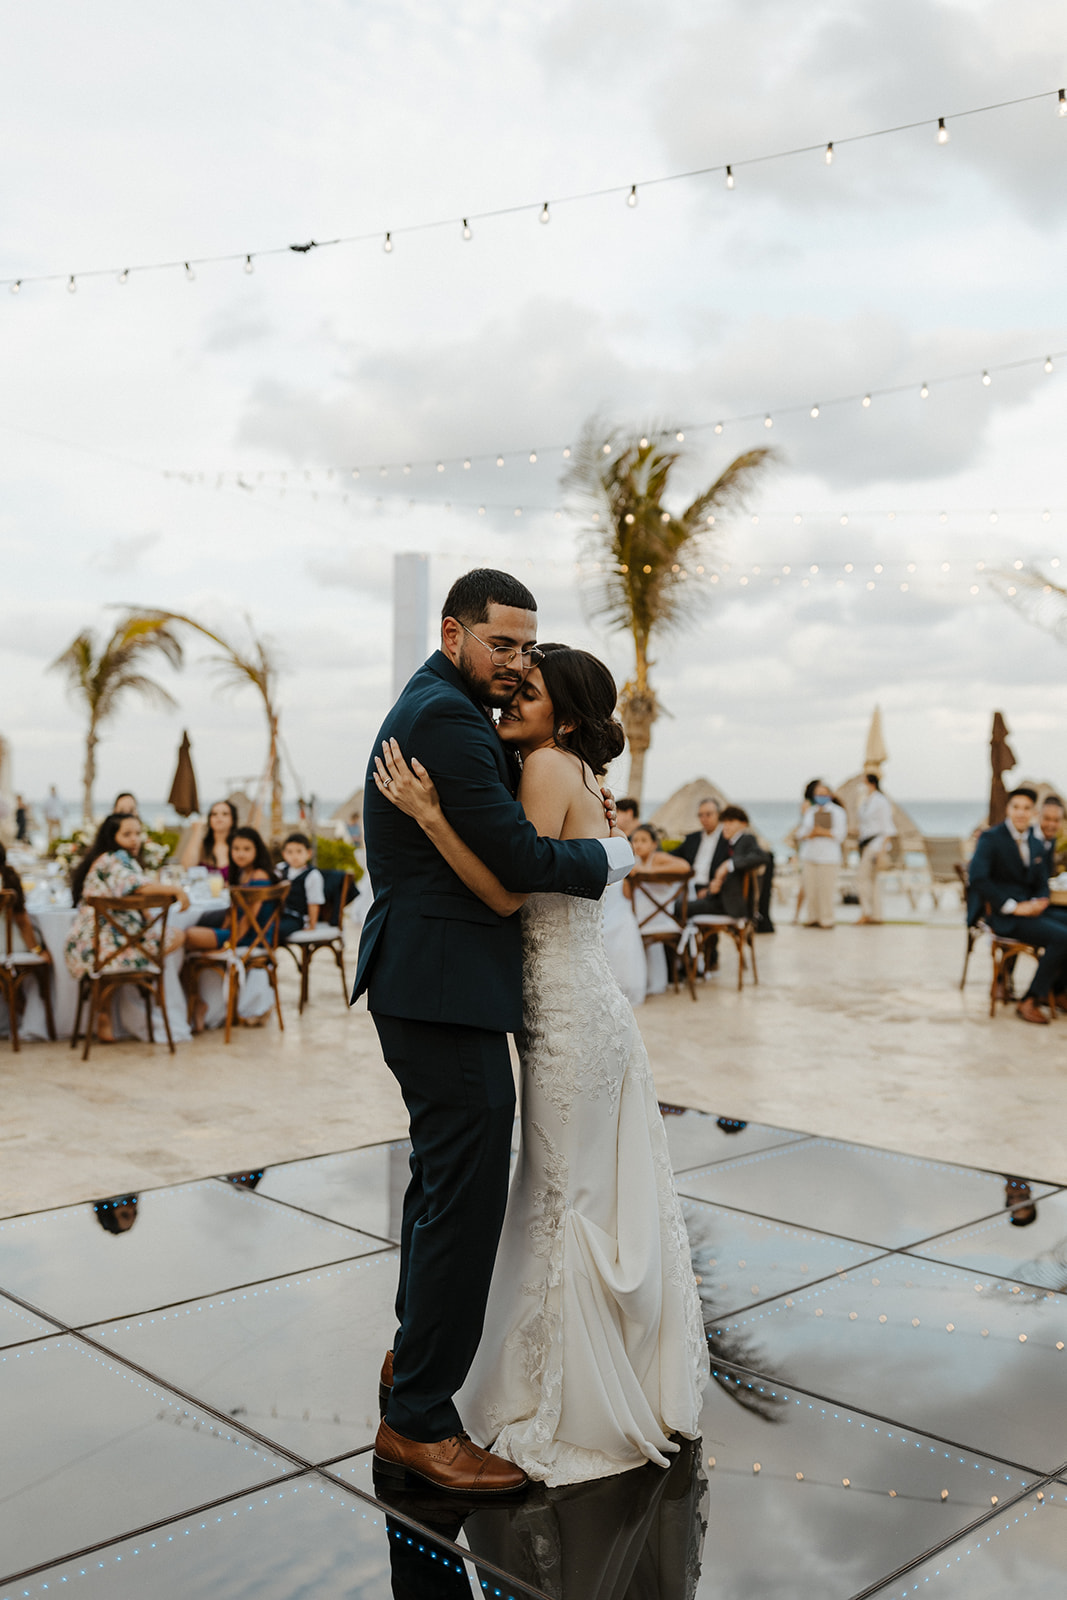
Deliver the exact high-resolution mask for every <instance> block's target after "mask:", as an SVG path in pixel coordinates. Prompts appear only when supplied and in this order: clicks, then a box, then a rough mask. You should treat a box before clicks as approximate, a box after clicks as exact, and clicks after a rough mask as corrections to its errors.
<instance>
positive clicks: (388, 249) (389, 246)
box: [382, 233, 393, 256]
mask: <svg viewBox="0 0 1067 1600" xmlns="http://www.w3.org/2000/svg"><path fill="white" fill-rule="evenodd" d="M382 249H383V250H384V251H385V253H386V255H387V256H388V255H392V253H393V236H392V234H391V233H387V234H386V236H385V242H384V243H383V245H382Z"/></svg>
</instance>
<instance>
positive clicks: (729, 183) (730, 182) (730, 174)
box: [726, 167, 734, 189]
mask: <svg viewBox="0 0 1067 1600" xmlns="http://www.w3.org/2000/svg"><path fill="white" fill-rule="evenodd" d="M733 186H734V169H733V167H727V169H726V187H727V188H728V189H732V188H733Z"/></svg>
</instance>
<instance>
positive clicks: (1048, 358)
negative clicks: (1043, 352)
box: [1045, 356, 1052, 372]
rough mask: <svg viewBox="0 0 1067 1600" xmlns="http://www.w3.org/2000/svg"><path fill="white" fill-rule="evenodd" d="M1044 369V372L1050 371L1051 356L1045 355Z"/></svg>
mask: <svg viewBox="0 0 1067 1600" xmlns="http://www.w3.org/2000/svg"><path fill="white" fill-rule="evenodd" d="M1045 371H1046V372H1051V371H1052V357H1051V356H1046V357H1045Z"/></svg>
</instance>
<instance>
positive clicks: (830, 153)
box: [823, 140, 834, 167]
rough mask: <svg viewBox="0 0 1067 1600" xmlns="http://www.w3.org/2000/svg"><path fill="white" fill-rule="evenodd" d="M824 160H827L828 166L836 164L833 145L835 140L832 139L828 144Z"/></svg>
mask: <svg viewBox="0 0 1067 1600" xmlns="http://www.w3.org/2000/svg"><path fill="white" fill-rule="evenodd" d="M823 160H824V161H825V162H826V165H827V166H828V167H832V166H833V164H834V145H833V140H831V141H830V143H829V144H828V145H827V146H826V152H825V154H824V156H823Z"/></svg>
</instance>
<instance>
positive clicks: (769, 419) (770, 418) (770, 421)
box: [763, 412, 774, 428]
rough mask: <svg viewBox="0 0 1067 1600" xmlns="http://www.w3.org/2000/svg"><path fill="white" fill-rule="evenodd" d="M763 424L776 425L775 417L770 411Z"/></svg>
mask: <svg viewBox="0 0 1067 1600" xmlns="http://www.w3.org/2000/svg"><path fill="white" fill-rule="evenodd" d="M763 426H764V427H765V428H773V427H774V418H773V417H772V416H771V415H770V413H769V412H768V414H767V415H766V416H765V417H764V419H763Z"/></svg>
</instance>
